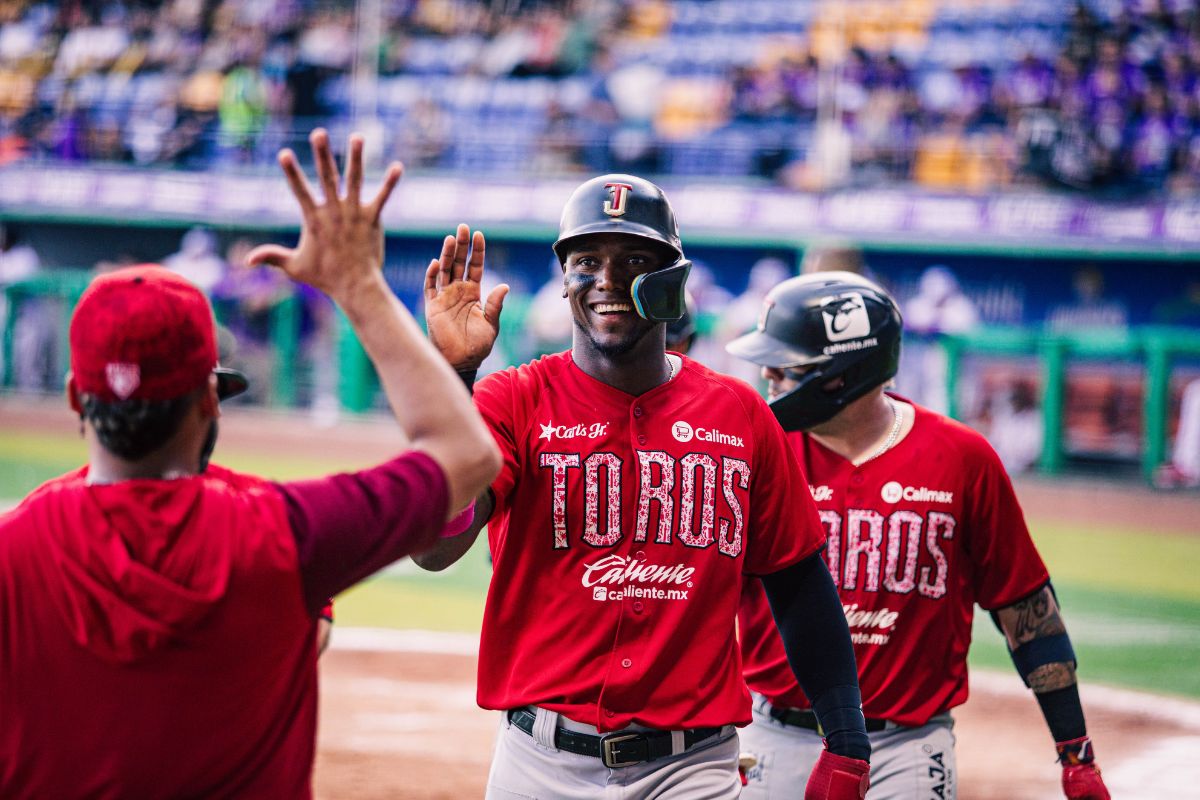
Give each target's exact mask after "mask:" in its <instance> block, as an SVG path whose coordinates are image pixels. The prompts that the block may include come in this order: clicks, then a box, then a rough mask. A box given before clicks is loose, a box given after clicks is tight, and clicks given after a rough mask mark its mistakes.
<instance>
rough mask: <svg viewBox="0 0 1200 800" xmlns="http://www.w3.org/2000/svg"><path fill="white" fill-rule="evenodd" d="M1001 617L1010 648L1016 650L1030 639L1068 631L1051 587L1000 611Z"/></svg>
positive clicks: (1001, 623)
mask: <svg viewBox="0 0 1200 800" xmlns="http://www.w3.org/2000/svg"><path fill="white" fill-rule="evenodd" d="M999 616H1000V625H1001V627H1002V628H1004V635H1005V636H1006V637H1007V638H1008V644H1009V647H1012V648H1014V649H1015V648H1017V647H1019V646H1020V645H1023V644H1025V642H1028V641H1029V640H1030V639H1036V638H1038V637H1039V636H1053V635H1055V634H1058V633H1065V632H1066V630H1067V627H1066V625H1064V624H1063V621H1062V616H1060V615H1059V613H1058V604H1057V603H1055V602H1054V595H1053V594H1051V592H1050V588H1049V587H1047V588H1045V589H1043V590H1042V591H1040V592H1038V593H1037V594H1035V595H1034V596H1033V597H1030V598H1029V599H1027V600H1022V601H1021V602H1019V603H1014V604H1013V605H1011V606H1008V607H1007V608H1002V609H1000V612H999Z"/></svg>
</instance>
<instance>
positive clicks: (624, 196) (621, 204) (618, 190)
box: [604, 183, 633, 217]
mask: <svg viewBox="0 0 1200 800" xmlns="http://www.w3.org/2000/svg"><path fill="white" fill-rule="evenodd" d="M604 188H605V189H608V191H609V192H610V193H611V194H612V199H611V200H605V201H604V213H605V214H608V215H609V216H610V217H620V216H623V215H624V214H625V204H626V201H628V200H629V192H632V191H633V186H631V185H630V184H628V183H606V184H604Z"/></svg>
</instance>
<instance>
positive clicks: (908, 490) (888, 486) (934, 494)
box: [879, 481, 954, 503]
mask: <svg viewBox="0 0 1200 800" xmlns="http://www.w3.org/2000/svg"><path fill="white" fill-rule="evenodd" d="M879 496H880V497H882V498H883V502H885V503H899V502H900V501H901V500H912V501H914V502H918V503H953V502H954V492H943V491H941V490H939V489H930V488H928V487H925V486H904V485H903V484H901V483H900V482H899V481H888V482H887V483H885V484H884V485H883V488H882V489H880V490H879Z"/></svg>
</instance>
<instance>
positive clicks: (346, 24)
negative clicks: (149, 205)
mask: <svg viewBox="0 0 1200 800" xmlns="http://www.w3.org/2000/svg"><path fill="white" fill-rule="evenodd" d="M191 5H196V7H197V8H198V7H200V5H203V4H178V3H173V2H140V3H136V4H134V3H124V2H111V3H100V4H84V5H82V6H77V5H74V4H66V5H63V6H61V7H59V6H56V5H54V4H50V5H47V4H36V3H32V2H17V3H15V4H11V3H10V4H8V5H7V7H6V8H8V9H9V10H8V11H7V12H6V16H4V17H0V154H2V155H0V157H3V158H5V159H6V160H14V159H18V158H25V159H66V160H79V159H85V160H97V161H112V160H115V161H129V162H135V163H139V164H152V165H153V164H156V165H162V166H172V167H192V168H195V167H210V166H218V167H226V168H235V167H236V168H246V167H254V166H256V165H257V166H259V167H263V166H264V165H269V163H270V160H271V151H272V149H273V147H274V146H276V145H277V144H278V143H280V142H288V141H293V140H296V139H297V138H298V137H299V136H301V135H302V134H303V132H304V131H306V130H307V129H308V128H310V127H311V126H312V125H314V124H325V125H329V126H331V127H332V128H336V129H339V130H342V129H345V128H346V127H347V126H348V124H349V123H350V122H351V121H353V120H354V119H357V118H360V117H361V115H362V114H363V113H374V114H377V115H378V116H379V117H380V119H381V120H382V121H383V122H384V123H385V125H384V127H385V130H386V131H387V132H388V136H389V140H388V141H387V143H386V145H385V148H384V149H385V152H386V153H387V154H388V155H397V156H400V157H405V156H406V154H407V153H408V151H409V148H411V147H412V146H413V141H414V137H416V138H418V139H420V141H421V144H422V148H421V153H422V154H423V155H422V156H421V158H419V159H417V160H418V162H419V163H418V166H419V167H424V168H432V169H454V170H457V169H470V170H477V171H484V172H497V171H518V170H525V171H528V170H531V169H533V170H537V169H561V168H563V167H567V168H588V169H604V168H609V167H613V168H615V167H620V166H622V165H627V164H629V163H631V162H630V159H629V155H628V152H626V151H628V150H629V146H628V143H629V141H630V140H631V138H636V137H643V138H644V139H645V141H644V142H642V143H641V144H639V148H640V152H641V153H642V156H639V158H642V160H640V161H638V160H636V159H635V160H634V161H633V162H632V163H637V164H642V165H645V166H649V167H652V168H653V169H654V170H656V171H662V172H669V173H675V174H680V175H716V176H728V177H743V178H747V179H752V178H758V179H767V180H776V181H783V182H787V181H788V180H789V178H788V176H789V175H792V174H795V172H796V171H795V169H793V168H794V167H795V166H796V165H804V164H805V163H806V162H807V161H808V159H809V158H810V156H811V153H812V151H813V148H814V146H818V144H819V143H817V142H816V141H815V140H814V138H813V131H814V126H813V121H814V119H815V118H816V117H817V116H818V115H820V116H822V117H824V118H828V119H833V120H835V121H839V122H840V124H841V126H842V128H843V138H844V139H845V140H846V142H848V147H846V148H845V150H846V156H845V158H846V159H848V161H849V164H848V165H847V168H846V169H844V170H840V171H838V173H837V175H836V177H834V178H829V179H828V180H827V181H825V182H824V183H822V180H821V178H820V176H819V175H818V176H817V177H816V178H815V179H814V177H813V173H812V171H811V170H810V171H808V172H806V173H805V174H806V175H807V177H806V181H807V182H808V184H806V185H810V184H811V182H812V181H813V180H816V187H817V188H830V187H831V186H836V185H838V184H841V183H846V182H850V183H856V184H861V183H866V182H871V181H877V180H896V179H900V180H911V181H917V182H921V181H922V180H924V179H925V178H926V176H933V177H932V178H930V180H931V183H932V185H934V186H936V187H937V188H939V189H952V190H953V189H959V190H967V191H978V190H986V189H993V188H996V187H997V186H1002V185H1005V184H1009V183H1034V184H1036V183H1045V184H1059V185H1068V186H1081V187H1084V188H1088V189H1099V190H1107V191H1113V192H1138V191H1151V192H1163V191H1168V190H1172V189H1174V190H1176V191H1179V192H1190V191H1195V189H1196V187H1197V186H1200V91H1197V85H1198V81H1197V74H1196V73H1197V67H1198V65H1197V64H1196V63H1195V61H1194V59H1195V58H1196V57H1197V53H1198V52H1200V47H1197V44H1196V38H1195V37H1196V35H1197V34H1196V31H1197V28H1198V26H1200V21H1198V19H1200V18H1198V14H1197V11H1196V10H1195V8H1194V4H1192V3H1184V2H1174V3H1164V4H1163V5H1164V7H1165V8H1166V9H1167V10H1166V11H1164V12H1163V13H1161V14H1159V13H1151V12H1148V11H1145V10H1144V8H1149V6H1144V4H1140V3H1134V2H1131V1H1130V0H1125V2H1121V0H1087V1H1086V2H1083V3H1082V4H1081V5H1080V6H1079V8H1078V9H1076V8H1073V7H1072V5H1071V4H1068V3H1062V2H1052V1H1051V0H953V1H951V0H679V2H674V3H665V2H662V1H661V0H659V2H649V3H645V2H643V3H630V2H621V1H620V0H610V2H608V3H593V4H589V6H588V9H589V10H588V13H587V15H586V16H584V17H580V18H570V17H568V16H566V13H567V12H566V11H564V9H570V8H573V6H572V5H570V4H565V5H564V4H549V3H544V2H533V1H531V0H518V1H517V2H509V3H506V4H503V5H502V6H498V5H497V4H494V3H483V2H478V1H476V0H458V2H456V3H444V2H432V0H415V2H411V3H403V4H402V3H394V4H384V6H385V19H384V20H383V22H384V31H383V41H382V44H381V56H380V59H379V66H380V77H379V79H378V82H377V83H376V84H375V85H374V87H373V88H372V87H371V86H370V84H365V83H363V82H361V81H359V82H356V79H355V71H354V62H355V60H356V59H355V57H354V55H353V47H352V45H353V43H354V41H355V35H356V34H355V25H354V20H353V15H352V14H351V13H350V12H349V11H347V10H343V11H336V10H335V11H330V10H329V8H328V7H327V6H326V4H317V3H306V2H299V3H298V2H292V0H276V1H275V2H253V3H252V2H249V0H226V1H225V2H223V3H219V4H216V5H217V8H216V9H215V10H214V11H213V13H212V14H211V15H209V16H208V17H203V16H197V15H196V14H195V13H192V14H191V16H189V12H188V11H187V10H186V7H190V6H191ZM207 5H212V4H207ZM335 5H336V4H335ZM206 7H207V6H206ZM497 8H503V9H504V12H503V13H501V12H499V11H496V10H495V9H497ZM55 9H58V10H57V11H56V10H55ZM1108 39H1112V41H1113V42H1114V43H1115V44H1114V45H1112V46H1111V47H1109V45H1106V44H1105V42H1106V40H1108ZM347 45H350V47H349V52H347ZM1106 47H1108V48H1109V49H1106ZM810 57H811V60H810ZM1113 75H1115V76H1116V78H1115V79H1112V76H1113ZM1106 80H1107V81H1109V84H1111V83H1112V80H1115V81H1116V83H1117V84H1118V85H1117V88H1116V89H1114V90H1112V91H1109V92H1108V93H1107V94H1106V91H1107V90H1105V89H1104V88H1103V86H1108V85H1109V84H1105V83H1104V82H1105V81H1106ZM31 85H32V86H33V90H32V91H30V88H29V87H30V86H31ZM818 85H820V86H821V87H823V88H821V89H820V91H818V90H817V88H816V87H817V86H818ZM1156 93H1161V94H1162V99H1159V98H1157V97H1156V96H1154V95H1156ZM1113 99H1115V100H1117V101H1118V104H1116V105H1114V104H1111V103H1109V104H1107V105H1106V101H1107V100H1113ZM364 109H366V111H364ZM1113 109H1116V110H1115V111H1114V110H1113ZM356 115H357V116H356ZM1030 115H1037V119H1038V121H1039V125H1040V126H1041V127H1039V130H1040V131H1042V135H1041V136H1039V138H1038V140H1037V141H1036V142H1031V141H1028V139H1027V137H1026V136H1025V134H1024V131H1027V130H1028V129H1029V127H1030V126H1029V124H1028V120H1029V118H1030ZM1047 126H1049V127H1048V128H1047ZM888 130H892V131H902V132H903V134H902V135H898V136H894V137H891V138H890V139H889V137H887V136H884V135H882V133H883V132H886V131H888ZM1047 131H1048V134H1047ZM998 134H999V135H998ZM547 137H549V138H552V139H553V140H554V141H556V142H559V143H560V144H562V147H561V152H562V153H563V154H566V155H565V156H564V157H566V158H567V159H568V161H567V162H562V161H561V160H555V159H550V160H547V159H544V158H541V157H540V149H541V148H542V146H543V144H544V142H545V141H546V140H547ZM937 147H947V148H949V151H948V154H943V155H939V154H938V153H936V152H932V149H933V148H937ZM1039 148H1040V149H1039ZM959 151H962V152H969V153H972V154H980V153H982V155H981V156H978V157H980V158H983V159H984V160H986V161H988V162H989V163H988V164H987V165H986V166H984V167H981V168H978V169H972V170H969V171H968V172H969V174H970V177H966V175H967V173H960V172H959V171H956V170H955V169H953V168H950V169H945V168H943V167H942V166H941V165H944V164H948V163H953V160H954V158H957V156H952V155H950V154H949V152H954V153H956V152H959ZM643 156H644V157H643ZM975 157H976V156H975V155H973V156H972V158H975ZM1062 164H1072V165H1074V168H1073V169H1072V170H1071V171H1067V172H1064V171H1063V170H1062V169H1060V168H1059V167H1060V166H1061V165H1062ZM1056 165H1059V166H1056ZM959 174H962V175H964V177H962V178H961V179H956V178H955V176H956V175H959Z"/></svg>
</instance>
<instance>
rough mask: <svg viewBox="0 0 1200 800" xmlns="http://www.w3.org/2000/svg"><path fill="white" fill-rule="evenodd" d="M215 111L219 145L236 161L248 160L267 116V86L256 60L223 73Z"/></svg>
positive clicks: (251, 155)
mask: <svg viewBox="0 0 1200 800" xmlns="http://www.w3.org/2000/svg"><path fill="white" fill-rule="evenodd" d="M217 115H218V118H219V119H220V121H221V145H222V147H223V148H225V149H226V150H228V151H230V152H231V153H233V155H234V157H235V159H236V160H238V161H241V162H248V161H251V160H252V159H253V157H254V146H255V143H256V142H257V141H258V135H259V133H261V132H262V129H263V127H264V126H265V123H266V119H267V86H266V81H265V80H264V79H263V76H262V74H261V73H260V72H259V70H258V67H257V65H256V64H241V65H238V66H236V67H234V68H233V69H231V70H229V72H228V73H227V74H226V75H225V80H224V81H223V82H222V84H221V102H220V105H219V106H218V111H217Z"/></svg>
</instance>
